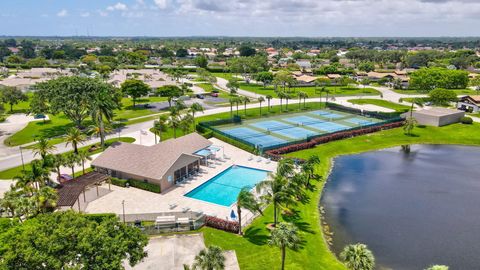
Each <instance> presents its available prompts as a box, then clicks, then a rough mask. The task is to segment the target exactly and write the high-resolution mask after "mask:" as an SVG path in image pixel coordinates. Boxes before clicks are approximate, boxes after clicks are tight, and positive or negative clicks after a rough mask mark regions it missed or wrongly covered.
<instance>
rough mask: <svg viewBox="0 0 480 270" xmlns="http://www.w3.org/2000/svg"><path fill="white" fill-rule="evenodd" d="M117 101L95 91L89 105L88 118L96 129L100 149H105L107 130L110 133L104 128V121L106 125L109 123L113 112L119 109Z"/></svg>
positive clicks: (102, 92) (105, 92)
mask: <svg viewBox="0 0 480 270" xmlns="http://www.w3.org/2000/svg"><path fill="white" fill-rule="evenodd" d="M118 100H119V99H117V98H115V97H113V98H112V96H111V95H110V94H108V92H107V91H97V93H96V95H95V98H94V99H93V100H91V102H90V103H89V106H90V108H89V109H90V116H91V117H92V120H93V122H94V123H95V126H96V127H97V129H98V131H97V134H98V135H99V137H100V145H101V146H102V148H104V147H105V136H106V133H108V132H109V131H108V130H110V131H111V129H110V128H108V127H105V122H104V121H105V120H106V121H107V123H111V121H112V119H113V116H114V113H113V111H114V110H115V109H119V108H120V104H119V102H118ZM134 107H135V106H134ZM107 129H108V130H107Z"/></svg>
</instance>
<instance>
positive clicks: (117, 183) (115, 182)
mask: <svg viewBox="0 0 480 270" xmlns="http://www.w3.org/2000/svg"><path fill="white" fill-rule="evenodd" d="M127 183H128V180H125V179H119V178H115V177H112V185H115V186H119V187H126V186H127Z"/></svg>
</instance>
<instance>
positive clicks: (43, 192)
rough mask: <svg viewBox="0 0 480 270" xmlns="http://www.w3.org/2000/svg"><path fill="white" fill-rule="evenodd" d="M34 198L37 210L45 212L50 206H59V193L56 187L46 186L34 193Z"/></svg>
mask: <svg viewBox="0 0 480 270" xmlns="http://www.w3.org/2000/svg"><path fill="white" fill-rule="evenodd" d="M32 200H33V201H34V202H35V205H36V208H37V210H36V212H37V213H45V212H46V210H47V209H48V208H55V207H56V206H57V201H58V194H57V191H56V190H55V189H54V188H51V187H48V186H44V187H41V188H40V189H39V190H37V191H36V192H35V193H34V194H33V196H32Z"/></svg>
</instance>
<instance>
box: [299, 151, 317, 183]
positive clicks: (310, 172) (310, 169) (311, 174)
mask: <svg viewBox="0 0 480 270" xmlns="http://www.w3.org/2000/svg"><path fill="white" fill-rule="evenodd" d="M319 164H320V157H318V156H317V155H311V156H310V157H308V159H307V160H306V161H305V162H304V163H303V164H302V172H303V173H305V174H306V176H307V182H306V184H305V187H307V188H308V187H310V180H311V179H321V176H320V175H318V174H315V167H316V166H318V165H319Z"/></svg>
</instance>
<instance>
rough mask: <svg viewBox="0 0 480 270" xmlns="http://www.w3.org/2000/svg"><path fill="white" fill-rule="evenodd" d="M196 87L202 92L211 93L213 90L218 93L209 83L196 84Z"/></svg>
mask: <svg viewBox="0 0 480 270" xmlns="http://www.w3.org/2000/svg"><path fill="white" fill-rule="evenodd" d="M196 86H198V87H200V88H202V89H203V90H205V92H208V93H210V92H212V91H213V90H218V91H220V90H219V89H217V88H215V87H213V85H212V84H211V83H197V84H196Z"/></svg>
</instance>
